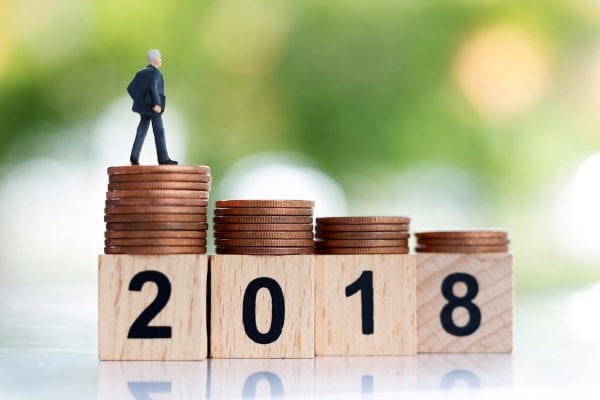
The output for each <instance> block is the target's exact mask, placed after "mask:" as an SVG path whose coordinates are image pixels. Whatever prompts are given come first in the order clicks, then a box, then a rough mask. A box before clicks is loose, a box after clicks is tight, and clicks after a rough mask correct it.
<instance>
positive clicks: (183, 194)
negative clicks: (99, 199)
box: [106, 190, 208, 200]
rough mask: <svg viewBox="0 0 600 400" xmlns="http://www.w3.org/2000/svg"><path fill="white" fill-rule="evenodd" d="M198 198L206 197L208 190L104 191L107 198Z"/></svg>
mask: <svg viewBox="0 0 600 400" xmlns="http://www.w3.org/2000/svg"><path fill="white" fill-rule="evenodd" d="M132 197H136V198H146V197H158V198H177V199H181V198H198V199H208V192H205V191H202V190H110V191H108V192H106V198H107V199H109V200H110V199H124V198H132Z"/></svg>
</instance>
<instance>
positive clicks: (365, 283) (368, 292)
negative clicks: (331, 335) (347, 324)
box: [346, 271, 374, 335]
mask: <svg viewBox="0 0 600 400" xmlns="http://www.w3.org/2000/svg"><path fill="white" fill-rule="evenodd" d="M356 292H360V305H361V318H362V333H363V335H372V334H373V331H374V328H373V271H363V272H362V274H360V276H359V277H358V279H357V280H355V281H354V282H352V283H351V284H349V285H348V286H346V297H350V296H352V295H353V294H354V293H356Z"/></svg>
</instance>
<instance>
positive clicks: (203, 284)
mask: <svg viewBox="0 0 600 400" xmlns="http://www.w3.org/2000/svg"><path fill="white" fill-rule="evenodd" d="M207 271H208V256H207V255H206V254H179V255H121V254H119V255H102V256H100V258H99V265H98V352H99V357H100V360H202V359H205V358H206V356H207V321H206V311H207V310H206V288H207Z"/></svg>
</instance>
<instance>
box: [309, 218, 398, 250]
mask: <svg viewBox="0 0 600 400" xmlns="http://www.w3.org/2000/svg"><path fill="white" fill-rule="evenodd" d="M409 225H410V218H408V217H330V218H317V228H316V234H315V239H316V240H315V246H316V250H317V254H407V253H408V238H409V236H410V234H409Z"/></svg>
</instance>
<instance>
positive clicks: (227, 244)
mask: <svg viewBox="0 0 600 400" xmlns="http://www.w3.org/2000/svg"><path fill="white" fill-rule="evenodd" d="M314 206H315V203H314V201H309V200H221V201H217V202H216V208H215V215H214V218H213V221H214V235H215V245H216V252H217V254H257V255H258V254H263V255H291V254H314V241H313V208H314Z"/></svg>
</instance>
